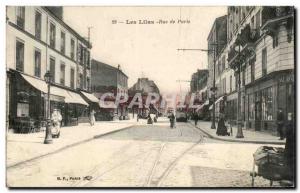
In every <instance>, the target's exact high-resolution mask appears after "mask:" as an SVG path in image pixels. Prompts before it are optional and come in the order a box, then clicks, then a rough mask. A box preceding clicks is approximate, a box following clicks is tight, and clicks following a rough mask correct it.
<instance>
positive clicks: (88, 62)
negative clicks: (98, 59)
mask: <svg viewBox="0 0 300 193" xmlns="http://www.w3.org/2000/svg"><path fill="white" fill-rule="evenodd" d="M86 67H87V68H88V69H90V52H89V51H88V50H87V51H86Z"/></svg>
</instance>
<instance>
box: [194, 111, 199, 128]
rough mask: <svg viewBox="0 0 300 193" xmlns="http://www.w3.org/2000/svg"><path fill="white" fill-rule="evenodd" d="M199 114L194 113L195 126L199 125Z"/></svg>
mask: <svg viewBox="0 0 300 193" xmlns="http://www.w3.org/2000/svg"><path fill="white" fill-rule="evenodd" d="M198 118H199V117H198V114H197V113H195V114H194V121H195V126H197V124H198Z"/></svg>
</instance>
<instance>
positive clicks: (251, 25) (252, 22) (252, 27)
mask: <svg viewBox="0 0 300 193" xmlns="http://www.w3.org/2000/svg"><path fill="white" fill-rule="evenodd" d="M250 28H251V29H254V16H252V18H251V23H250Z"/></svg>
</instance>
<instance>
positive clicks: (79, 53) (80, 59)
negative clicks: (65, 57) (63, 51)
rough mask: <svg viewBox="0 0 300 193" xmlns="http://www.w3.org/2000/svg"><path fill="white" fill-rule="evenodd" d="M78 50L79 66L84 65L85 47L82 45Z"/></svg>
mask: <svg viewBox="0 0 300 193" xmlns="http://www.w3.org/2000/svg"><path fill="white" fill-rule="evenodd" d="M78 48H79V50H78V55H79V56H78V58H79V64H81V65H82V63H83V46H82V45H81V44H80V45H79V47H78Z"/></svg>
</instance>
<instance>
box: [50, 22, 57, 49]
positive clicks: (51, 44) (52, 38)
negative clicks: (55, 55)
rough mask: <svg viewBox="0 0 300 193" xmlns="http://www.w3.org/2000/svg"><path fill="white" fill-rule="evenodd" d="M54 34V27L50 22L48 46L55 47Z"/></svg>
mask: <svg viewBox="0 0 300 193" xmlns="http://www.w3.org/2000/svg"><path fill="white" fill-rule="evenodd" d="M55 36H56V27H55V25H54V24H53V23H50V47H51V48H55Z"/></svg>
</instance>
